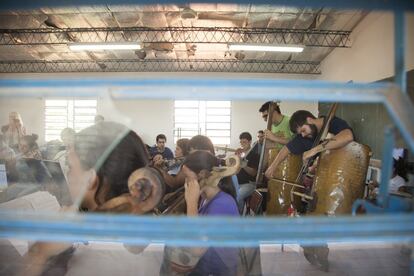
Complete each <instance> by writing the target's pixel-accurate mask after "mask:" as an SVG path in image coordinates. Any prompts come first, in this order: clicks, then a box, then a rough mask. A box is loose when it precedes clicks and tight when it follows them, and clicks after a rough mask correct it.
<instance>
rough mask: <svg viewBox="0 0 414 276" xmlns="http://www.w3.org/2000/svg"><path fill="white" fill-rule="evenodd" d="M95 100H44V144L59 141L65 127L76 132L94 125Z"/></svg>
mask: <svg viewBox="0 0 414 276" xmlns="http://www.w3.org/2000/svg"><path fill="white" fill-rule="evenodd" d="M96 106H97V101H96V100H46V101H45V139H46V142H48V141H51V140H55V139H60V132H61V131H62V130H63V129H64V128H67V127H70V128H73V129H74V130H75V131H76V132H78V131H80V130H82V129H84V128H86V127H88V126H91V125H93V124H94V119H95V115H96Z"/></svg>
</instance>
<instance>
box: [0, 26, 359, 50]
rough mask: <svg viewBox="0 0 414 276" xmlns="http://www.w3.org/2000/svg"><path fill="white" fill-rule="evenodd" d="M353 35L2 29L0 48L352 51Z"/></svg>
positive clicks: (259, 30)
mask: <svg viewBox="0 0 414 276" xmlns="http://www.w3.org/2000/svg"><path fill="white" fill-rule="evenodd" d="M350 34H351V32H350V31H335V30H309V29H275V28H233V27H231V28H230V27H213V28H206V27H165V28H147V27H125V28H118V27H117V28H67V29H58V28H41V29H0V45H53V44H54V45H62V44H68V43H73V42H77V43H79V42H81V43H82V42H84V43H96V42H141V43H166V42H169V43H215V44H217V43H222V44H227V43H260V44H300V45H304V46H307V47H350V45H349V43H350V40H349V35H350Z"/></svg>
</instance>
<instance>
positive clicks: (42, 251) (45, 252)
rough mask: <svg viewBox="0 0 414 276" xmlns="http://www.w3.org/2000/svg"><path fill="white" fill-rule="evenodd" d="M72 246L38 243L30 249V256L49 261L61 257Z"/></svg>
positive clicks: (57, 243) (68, 244)
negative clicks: (57, 256)
mask: <svg viewBox="0 0 414 276" xmlns="http://www.w3.org/2000/svg"><path fill="white" fill-rule="evenodd" d="M71 246H72V244H71V243H60V242H36V243H35V244H33V245H32V246H31V247H30V249H29V252H28V253H29V255H31V256H36V258H37V259H41V260H44V261H47V260H48V259H49V258H51V257H53V256H56V255H59V254H60V253H62V252H63V251H65V250H66V249H68V248H70V247H71Z"/></svg>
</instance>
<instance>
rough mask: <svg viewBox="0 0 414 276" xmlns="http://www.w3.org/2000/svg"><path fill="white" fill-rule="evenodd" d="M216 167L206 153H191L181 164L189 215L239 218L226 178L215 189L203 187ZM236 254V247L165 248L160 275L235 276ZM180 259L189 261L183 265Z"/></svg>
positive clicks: (229, 184)
mask: <svg viewBox="0 0 414 276" xmlns="http://www.w3.org/2000/svg"><path fill="white" fill-rule="evenodd" d="M216 164H217V158H216V157H215V156H214V155H212V154H211V153H209V152H206V151H196V152H193V153H191V154H190V155H189V156H188V157H187V158H186V160H185V161H184V164H183V169H182V171H183V172H184V174H185V200H186V203H187V215H188V216H199V215H201V216H239V211H238V209H237V205H236V201H235V191H234V187H233V185H232V184H231V181H230V179H229V178H228V177H227V178H225V179H222V180H221V181H220V183H219V185H218V186H209V185H203V183H204V182H203V181H205V180H206V179H207V178H208V177H209V176H210V175H211V171H212V168H213V167H214V166H216ZM200 198H201V199H200ZM176 251H182V252H181V254H179V255H180V256H183V257H182V258H181V257H180V260H174V257H173V255H174V253H175V252H176ZM238 254H239V250H238V249H237V248H213V247H210V248H171V247H166V249H165V253H164V263H163V266H162V268H161V273H160V274H161V275H171V274H172V272H173V271H180V272H181V273H185V275H236V274H237V263H238ZM182 259H187V260H190V261H189V262H186V263H185V264H182V263H180V261H181V260H182Z"/></svg>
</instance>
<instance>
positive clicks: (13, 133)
mask: <svg viewBox="0 0 414 276" xmlns="http://www.w3.org/2000/svg"><path fill="white" fill-rule="evenodd" d="M1 132H2V133H3V135H4V137H5V139H6V143H7V144H8V146H9V147H11V148H12V149H13V150H14V151H15V152H16V151H18V150H19V143H20V140H21V138H22V137H23V136H24V135H26V128H25V127H24V125H23V120H22V117H21V116H20V114H19V113H17V112H15V111H13V112H10V114H9V124H8V125H5V126H2V127H1Z"/></svg>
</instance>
